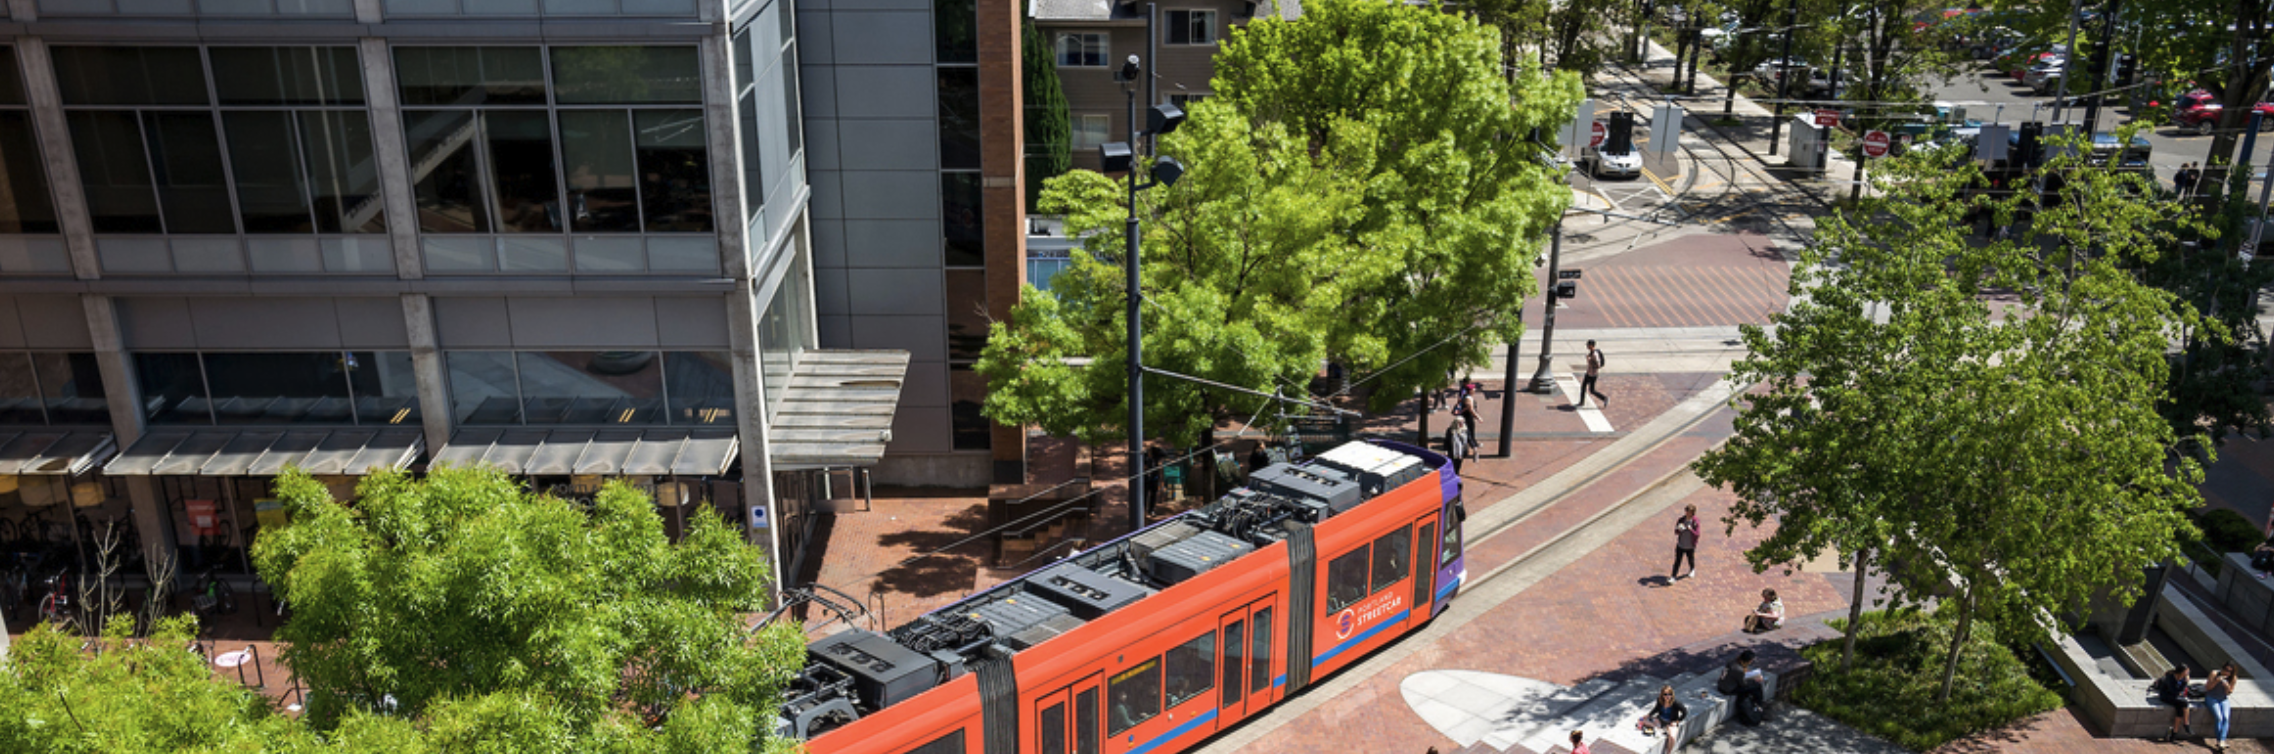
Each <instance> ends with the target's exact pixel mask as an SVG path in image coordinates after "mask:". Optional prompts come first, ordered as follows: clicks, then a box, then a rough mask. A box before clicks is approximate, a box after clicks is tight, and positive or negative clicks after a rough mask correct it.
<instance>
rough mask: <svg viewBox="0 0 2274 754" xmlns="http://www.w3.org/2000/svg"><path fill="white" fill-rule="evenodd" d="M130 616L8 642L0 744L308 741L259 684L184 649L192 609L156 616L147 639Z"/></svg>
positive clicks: (78, 750)
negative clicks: (222, 676)
mask: <svg viewBox="0 0 2274 754" xmlns="http://www.w3.org/2000/svg"><path fill="white" fill-rule="evenodd" d="M132 623H133V621H125V620H121V621H113V622H112V623H111V624H110V630H111V635H110V636H109V637H105V638H102V639H98V640H95V643H96V645H97V646H99V647H100V649H99V651H89V650H87V649H82V644H85V643H87V641H88V640H86V639H83V638H81V637H78V636H72V635H69V634H66V633H63V632H61V631H58V630H56V629H55V628H54V627H53V626H51V625H48V624H41V625H39V626H35V627H33V628H32V630H31V631H29V632H26V633H25V634H24V635H23V637H22V638H20V639H17V640H16V641H15V643H14V644H12V645H11V646H10V647H9V648H8V664H7V667H6V669H5V670H0V751H7V752H14V753H16V754H144V753H148V754H159V753H160V752H179V751H234V752H271V751H293V750H297V749H299V748H300V747H303V746H307V745H309V744H312V743H314V740H315V739H314V738H313V737H312V736H309V735H308V734H307V731H306V730H305V729H304V728H303V727H302V726H301V725H300V723H299V721H297V720H294V719H293V718H291V717H287V716H285V715H282V714H278V713H277V712H276V711H275V710H273V709H271V708H270V707H269V705H268V700H267V699H265V698H263V697H262V696H261V695H260V694H257V693H254V692H253V691H251V690H249V689H246V688H245V687H243V686H240V685H237V684H235V683H228V682H223V681H219V680H216V679H215V678H214V677H213V671H212V670H211V669H210V668H209V667H208V666H207V665H206V662H205V658H204V657H203V656H201V655H199V654H197V653H195V652H191V651H189V649H188V647H189V645H190V642H191V641H192V640H193V639H194V638H195V637H196V635H197V624H196V621H195V620H194V619H192V618H189V617H186V616H178V617H174V618H170V619H166V620H162V621H160V622H159V624H158V625H157V626H156V627H155V630H154V631H153V632H152V634H151V636H150V638H149V639H148V640H146V641H145V640H137V639H133V638H131V637H130V635H129V634H130V631H131V628H130V624H132Z"/></svg>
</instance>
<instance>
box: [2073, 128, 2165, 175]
mask: <svg viewBox="0 0 2274 754" xmlns="http://www.w3.org/2000/svg"><path fill="white" fill-rule="evenodd" d="M2154 151H2155V146H2154V145H2152V144H2149V143H2148V140H2147V139H2145V138H2142V137H2139V136H2134V137H2132V143H2131V145H2130V146H2123V145H2120V144H2119V143H2118V140H2117V138H2116V134H2112V133H2108V132H2106V131H2102V132H2100V133H2096V134H2093V135H2092V153H2091V154H2087V155H2085V162H2087V163H2090V164H2093V165H2114V166H2116V167H2117V168H2120V169H2125V170H2147V169H2149V168H2148V158H2149V157H2151V156H2152V155H2153V153H2154Z"/></svg>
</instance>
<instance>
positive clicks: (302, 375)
mask: <svg viewBox="0 0 2274 754" xmlns="http://www.w3.org/2000/svg"><path fill="white" fill-rule="evenodd" d="M204 358H205V382H206V386H207V388H208V389H209V390H210V394H211V395H212V396H213V415H214V421H216V422H217V423H220V424H350V423H353V422H354V419H353V418H352V417H351V414H350V408H349V403H348V391H347V374H346V371H347V368H348V366H349V364H350V359H351V358H352V357H351V356H350V355H349V354H347V353H345V352H341V351H318V352H296V353H209V354H205V355H204Z"/></svg>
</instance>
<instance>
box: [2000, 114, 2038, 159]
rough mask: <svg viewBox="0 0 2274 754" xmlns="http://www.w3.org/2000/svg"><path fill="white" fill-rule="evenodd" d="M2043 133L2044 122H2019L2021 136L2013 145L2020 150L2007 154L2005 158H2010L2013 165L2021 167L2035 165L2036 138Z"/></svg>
mask: <svg viewBox="0 0 2274 754" xmlns="http://www.w3.org/2000/svg"><path fill="white" fill-rule="evenodd" d="M2044 133H2045V124H2043V123H2039V122H2037V121H2030V122H2027V123H2023V124H2021V138H2020V139H2019V140H2018V141H2019V143H2018V144H2016V145H2015V146H2018V147H2020V149H2019V150H2018V151H2019V152H2020V154H2015V155H2009V156H2008V157H2007V159H2008V160H2010V161H2011V162H2012V163H2013V164H2015V165H2018V166H2022V167H2036V166H2037V139H2038V137H2039V136H2041V135H2043V134H2044Z"/></svg>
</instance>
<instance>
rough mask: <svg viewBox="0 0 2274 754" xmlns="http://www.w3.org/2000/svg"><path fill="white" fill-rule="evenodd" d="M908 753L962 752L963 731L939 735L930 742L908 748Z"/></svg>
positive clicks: (950, 753) (945, 753)
mask: <svg viewBox="0 0 2274 754" xmlns="http://www.w3.org/2000/svg"><path fill="white" fill-rule="evenodd" d="M908 754H963V731H962V730H957V731H956V732H954V733H949V734H947V735H944V736H940V737H939V738H936V739H933V740H932V742H931V743H928V744H924V745H922V746H918V747H916V748H913V749H909V750H908Z"/></svg>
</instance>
